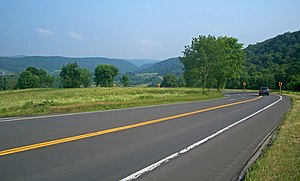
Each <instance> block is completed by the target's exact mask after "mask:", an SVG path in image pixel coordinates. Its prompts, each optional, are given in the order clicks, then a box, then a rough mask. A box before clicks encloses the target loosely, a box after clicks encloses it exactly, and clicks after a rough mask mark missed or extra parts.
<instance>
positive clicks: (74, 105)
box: [0, 88, 223, 117]
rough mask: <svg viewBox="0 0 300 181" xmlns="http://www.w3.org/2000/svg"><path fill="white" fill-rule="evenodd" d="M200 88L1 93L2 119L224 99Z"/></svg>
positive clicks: (80, 89)
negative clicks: (203, 91)
mask: <svg viewBox="0 0 300 181" xmlns="http://www.w3.org/2000/svg"><path fill="white" fill-rule="evenodd" d="M201 92H202V90H201V89H197V88H78V89H25V90H9V91H0V117H7V116H28V115H40V114H55V113H71V112H72V113H73V112H84V111H97V110H107V109H117V108H127V107H135V106H145V105H155V104H165V103H176V102H188V101H199V100H206V99H214V98H220V97H223V95H222V94H221V93H219V92H216V91H212V92H208V93H206V94H202V93H201Z"/></svg>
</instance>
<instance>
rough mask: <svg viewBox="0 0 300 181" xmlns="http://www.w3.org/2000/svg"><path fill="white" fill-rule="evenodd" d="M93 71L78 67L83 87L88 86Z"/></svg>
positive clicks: (90, 82)
mask: <svg viewBox="0 0 300 181" xmlns="http://www.w3.org/2000/svg"><path fill="white" fill-rule="evenodd" d="M92 75H93V73H92V72H91V71H90V70H88V69H80V77H81V84H82V86H83V87H90V86H91V84H92Z"/></svg>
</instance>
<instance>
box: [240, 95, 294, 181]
mask: <svg viewBox="0 0 300 181" xmlns="http://www.w3.org/2000/svg"><path fill="white" fill-rule="evenodd" d="M286 95H288V96H289V97H290V98H291V100H292V107H291V110H290V111H289V112H288V113H287V115H286V116H285V118H284V121H283V123H282V125H281V127H280V132H279V133H278V136H277V138H276V140H275V141H274V143H273V144H272V146H271V147H269V148H267V149H266V150H265V151H264V152H263V154H262V156H261V157H260V158H259V159H258V160H257V161H256V162H255V163H254V164H253V165H252V166H251V167H250V171H249V172H248V173H247V175H246V178H245V180H246V181H282V180H291V181H292V180H293V181H296V180H300V93H299V92H298V93H287V94H286Z"/></svg>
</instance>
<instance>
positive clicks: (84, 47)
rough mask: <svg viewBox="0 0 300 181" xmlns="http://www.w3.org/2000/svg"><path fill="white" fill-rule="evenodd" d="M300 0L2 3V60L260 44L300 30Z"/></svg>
mask: <svg viewBox="0 0 300 181" xmlns="http://www.w3.org/2000/svg"><path fill="white" fill-rule="evenodd" d="M299 9H300V1H299V0H248V1H244V0H207V1H204V0H2V1H1V2H0V56H12V55H45V56H56V55H59V56H69V57H95V56H103V57H111V58H133V59H161V60H163V59H166V58H170V57H176V56H181V55H182V51H183V50H184V46H185V45H189V44H190V42H191V40H192V38H193V37H197V36H199V35H208V34H211V35H215V36H232V37H236V38H238V39H239V42H240V43H244V46H245V47H246V46H247V45H248V44H255V43H257V42H261V41H264V40H266V39H268V38H271V37H274V36H276V35H278V34H282V33H284V32H287V31H290V32H293V31H297V30H299V29H300V10H299Z"/></svg>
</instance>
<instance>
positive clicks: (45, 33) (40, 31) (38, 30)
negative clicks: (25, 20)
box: [36, 28, 54, 35]
mask: <svg viewBox="0 0 300 181" xmlns="http://www.w3.org/2000/svg"><path fill="white" fill-rule="evenodd" d="M36 31H37V32H38V33H40V34H44V35H54V33H53V32H52V31H50V30H45V29H42V28H37V29H36Z"/></svg>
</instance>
